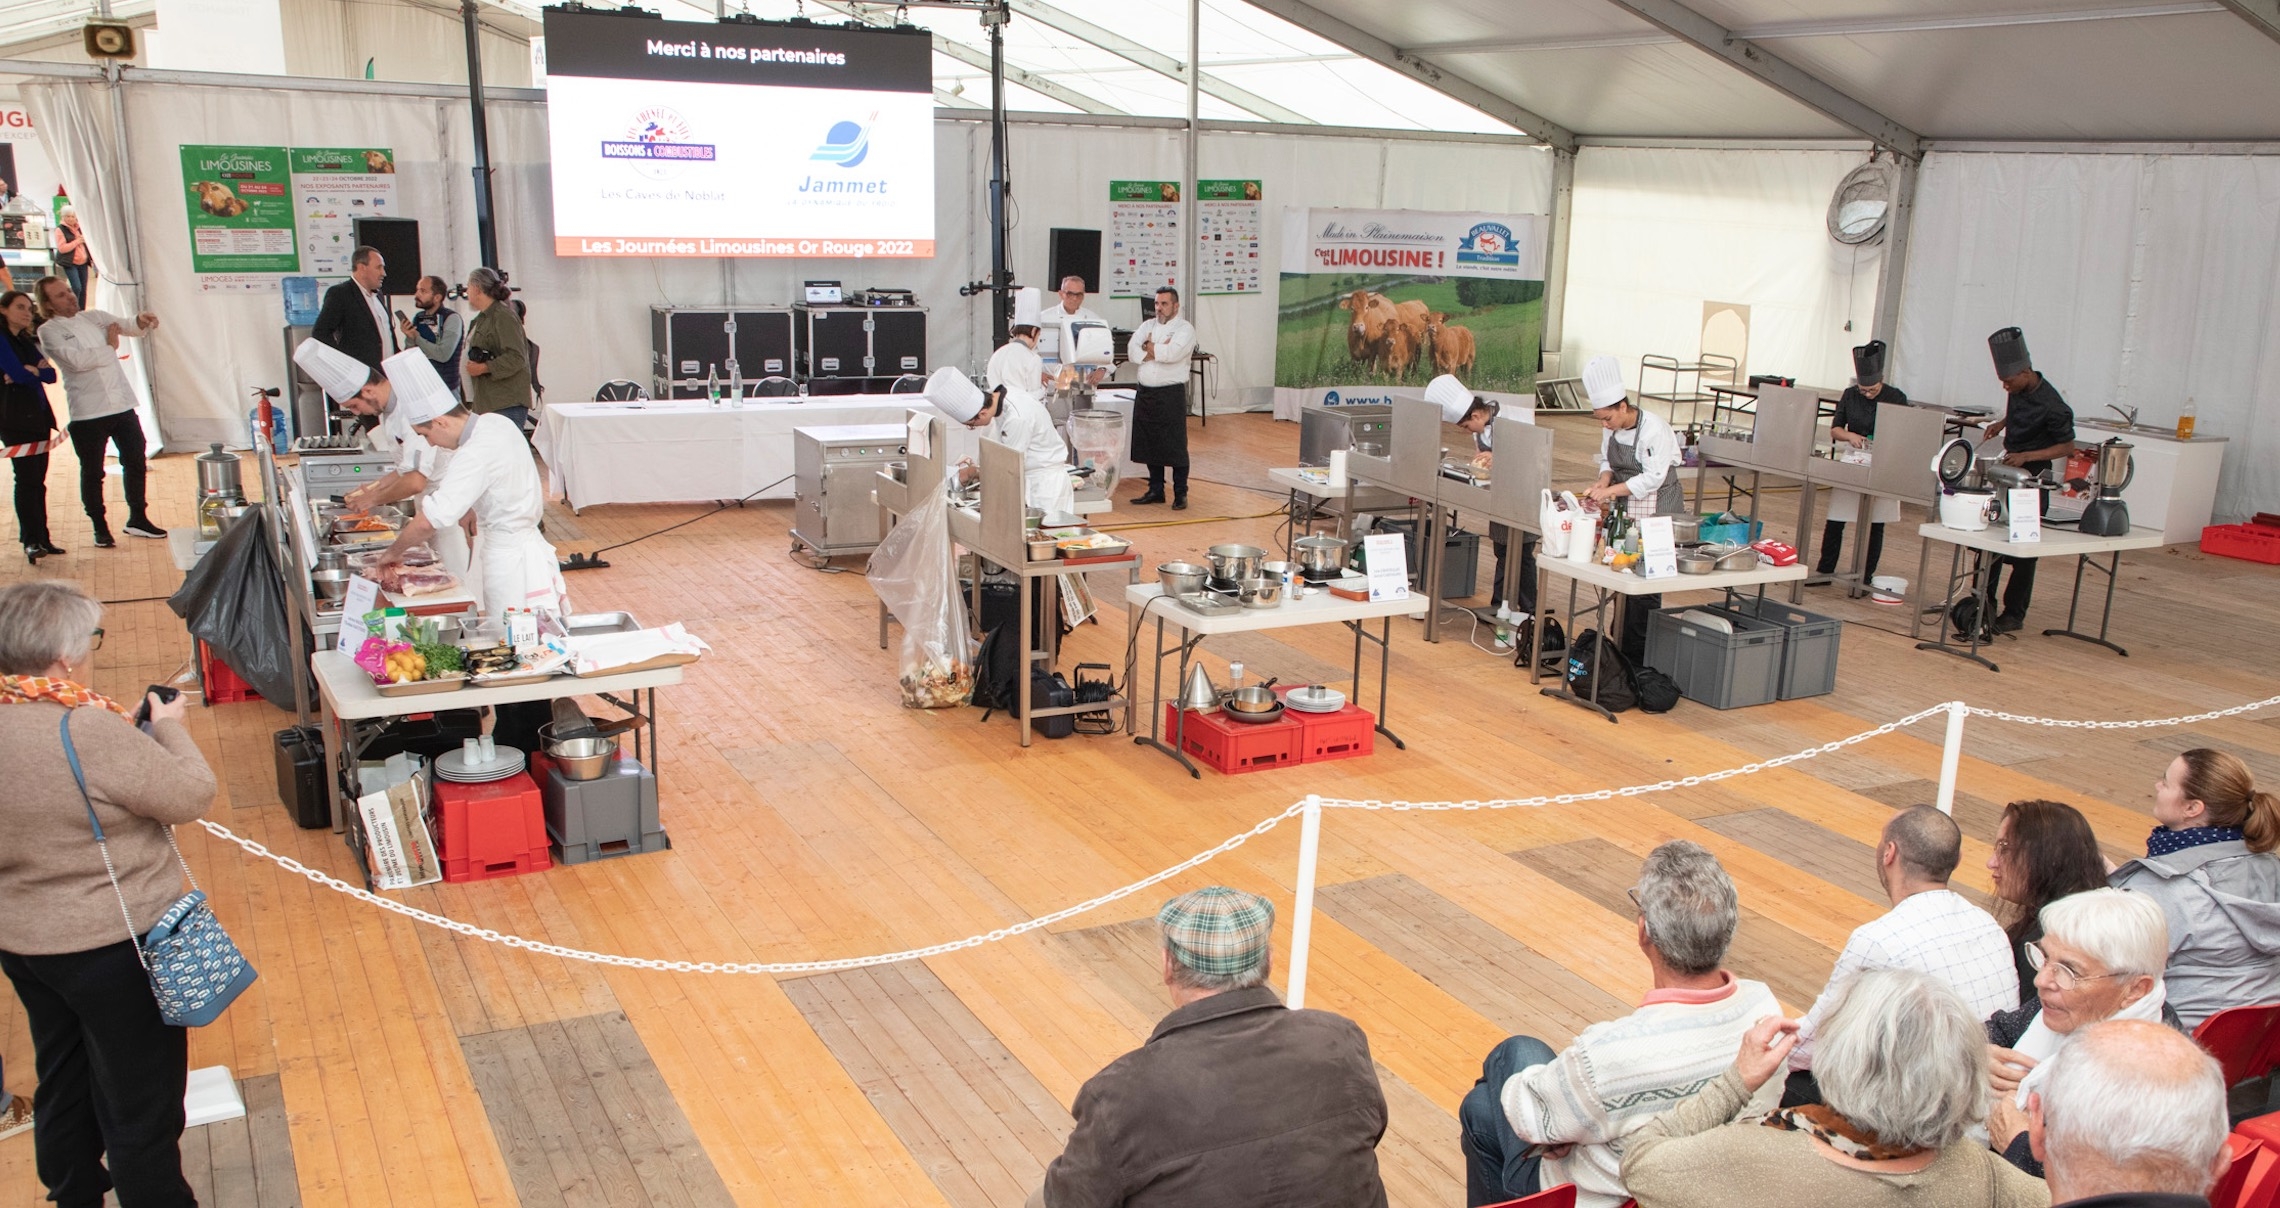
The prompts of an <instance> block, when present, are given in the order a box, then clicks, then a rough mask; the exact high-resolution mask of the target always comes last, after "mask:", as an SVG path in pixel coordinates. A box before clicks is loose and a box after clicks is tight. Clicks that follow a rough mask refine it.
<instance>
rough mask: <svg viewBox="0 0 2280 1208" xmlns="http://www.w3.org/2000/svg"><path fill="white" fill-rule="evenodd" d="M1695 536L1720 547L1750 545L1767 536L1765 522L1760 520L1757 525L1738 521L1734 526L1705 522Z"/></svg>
mask: <svg viewBox="0 0 2280 1208" xmlns="http://www.w3.org/2000/svg"><path fill="white" fill-rule="evenodd" d="M1695 535H1696V536H1697V537H1700V538H1701V539H1702V540H1703V541H1705V542H1713V543H1716V544H1719V545H1748V544H1749V543H1750V542H1752V541H1755V540H1757V539H1758V538H1760V537H1763V536H1765V521H1763V520H1760V521H1758V522H1757V523H1755V524H1751V523H1749V522H1748V521H1736V522H1735V523H1733V524H1711V523H1709V522H1707V521H1705V522H1704V523H1703V525H1702V527H1701V528H1700V529H1699V530H1697V531H1696V533H1695Z"/></svg>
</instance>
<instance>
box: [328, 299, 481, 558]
mask: <svg viewBox="0 0 2280 1208" xmlns="http://www.w3.org/2000/svg"><path fill="white" fill-rule="evenodd" d="M293 363H294V364H296V365H299V366H300V367H301V372H303V373H306V374H308V375H309V380H311V381H313V382H315V383H316V384H317V385H318V386H319V387H321V388H323V390H324V392H325V394H326V395H327V396H329V397H330V398H331V399H332V400H333V401H334V402H336V403H339V404H340V406H341V409H342V410H344V411H346V412H348V413H349V414H351V415H357V416H362V417H365V418H368V419H369V418H374V417H377V418H378V419H379V421H380V425H379V426H378V427H377V428H374V429H373V430H372V433H371V440H372V447H373V449H374V451H376V452H378V453H379V454H380V455H382V456H383V457H386V458H388V460H389V465H390V467H391V468H390V470H389V471H388V474H387V476H386V477H383V478H381V479H380V480H379V481H378V482H368V483H366V484H364V485H363V486H360V487H358V488H356V489H355V490H353V491H350V492H349V493H348V494H347V496H346V497H345V498H344V499H343V502H344V503H346V504H347V505H348V506H349V507H352V508H355V509H356V510H358V511H367V510H370V509H371V508H374V507H377V506H379V505H380V504H383V503H395V502H397V501H398V500H403V499H412V498H415V497H425V496H426V494H427V493H428V492H429V491H430V490H432V489H433V488H434V487H435V484H436V483H437V482H438V481H440V480H441V479H442V478H443V470H444V467H445V466H446V465H448V464H450V461H451V451H450V450H448V449H438V448H436V447H435V446H434V445H431V444H429V443H428V442H427V441H426V440H424V439H422V438H421V437H420V434H419V433H417V432H414V431H412V425H411V421H409V420H407V419H405V418H404V409H403V408H402V407H400V406H397V405H396V400H395V390H394V388H393V387H391V386H390V385H389V384H388V376H387V375H386V374H384V373H382V372H380V371H379V370H378V369H375V368H373V367H371V366H369V365H366V364H365V363H364V362H362V361H359V360H357V359H356V358H355V357H352V356H350V355H348V354H347V353H345V352H342V351H341V350H339V349H337V348H334V347H333V346H331V345H330V344H323V343H319V342H318V341H316V340H303V341H301V345H300V347H298V348H295V349H294V350H293ZM429 544H430V546H431V547H432V548H433V549H434V550H435V555H436V558H437V560H438V561H440V562H441V563H442V564H443V568H444V569H445V570H447V571H450V572H451V575H452V577H453V578H455V579H458V580H460V581H462V582H465V581H467V579H468V577H469V576H468V554H467V532H466V529H465V526H463V525H456V524H454V525H447V526H445V527H443V528H441V529H438V530H437V531H436V533H435V536H434V538H433V539H432V540H431V541H430V542H429Z"/></svg>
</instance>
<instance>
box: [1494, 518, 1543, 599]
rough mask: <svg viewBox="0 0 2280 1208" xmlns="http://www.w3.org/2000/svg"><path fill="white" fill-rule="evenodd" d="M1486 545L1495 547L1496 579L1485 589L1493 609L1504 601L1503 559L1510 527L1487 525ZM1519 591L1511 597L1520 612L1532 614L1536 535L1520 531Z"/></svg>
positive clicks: (1510, 535)
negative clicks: (1530, 535) (1518, 593)
mask: <svg viewBox="0 0 2280 1208" xmlns="http://www.w3.org/2000/svg"><path fill="white" fill-rule="evenodd" d="M1488 543H1489V547H1490V548H1492V549H1494V550H1495V551H1496V579H1495V580H1494V582H1493V583H1492V585H1491V586H1490V587H1489V589H1488V606H1489V608H1490V610H1492V611H1493V610H1494V609H1495V608H1496V607H1497V606H1498V605H1501V604H1503V603H1504V559H1505V556H1506V555H1507V554H1508V553H1510V552H1511V549H1512V530H1511V528H1510V527H1508V526H1506V525H1501V524H1493V523H1492V524H1490V525H1489V526H1488ZM1519 586H1520V595H1519V597H1518V598H1517V599H1515V600H1513V601H1512V604H1513V607H1514V608H1515V609H1516V610H1517V611H1520V612H1524V613H1528V614H1529V615H1531V616H1533V615H1535V612H1536V539H1535V538H1534V537H1529V536H1525V535H1523V536H1522V537H1521V538H1520V585H1519Z"/></svg>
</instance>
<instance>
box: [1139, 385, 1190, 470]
mask: <svg viewBox="0 0 2280 1208" xmlns="http://www.w3.org/2000/svg"><path fill="white" fill-rule="evenodd" d="M1132 460H1133V461H1135V462H1138V463H1139V464H1141V465H1144V466H1171V467H1173V468H1175V469H1185V468H1186V467H1187V464H1188V442H1187V388H1186V387H1185V386H1180V385H1172V386H1140V387H1137V388H1135V389H1134V390H1133V392H1132Z"/></svg>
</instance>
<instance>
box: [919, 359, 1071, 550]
mask: <svg viewBox="0 0 2280 1208" xmlns="http://www.w3.org/2000/svg"><path fill="white" fill-rule="evenodd" d="M926 401H927V402H930V403H932V404H934V405H935V406H936V407H938V408H940V409H941V411H942V414H944V415H946V416H948V417H950V420H951V422H953V423H957V424H962V425H964V426H966V427H968V428H978V429H981V430H982V435H984V436H986V437H988V438H990V439H991V440H994V441H996V442H998V443H999V444H1001V445H1004V446H1006V447H1007V448H1009V449H1012V450H1014V451H1015V452H1017V453H1019V454H1021V476H1022V487H1021V495H1022V501H1023V502H1024V503H1026V504H1028V505H1029V506H1030V507H1033V508H1043V509H1044V510H1045V514H1046V515H1048V516H1051V515H1054V514H1055V513H1059V514H1061V515H1067V514H1068V513H1070V512H1071V511H1073V510H1075V508H1076V505H1077V493H1076V489H1075V488H1074V487H1073V486H1071V485H1070V483H1069V446H1067V445H1065V444H1063V443H1061V437H1060V435H1059V434H1058V433H1056V432H1054V431H1053V417H1052V416H1051V415H1048V414H1047V413H1046V411H1045V404H1043V403H1041V402H1038V401H1037V399H1036V397H1035V396H1033V395H1031V394H1029V393H1027V392H1025V391H1023V390H1020V389H1018V388H1015V387H1012V386H999V387H998V388H996V389H995V390H992V391H990V392H989V393H987V394H984V393H983V392H982V388H981V387H979V386H976V385H975V384H974V381H973V379H972V378H969V377H967V376H966V375H965V374H964V373H962V372H960V371H959V370H957V369H954V368H952V367H950V366H948V365H944V366H943V367H942V368H940V369H937V370H935V371H934V376H933V377H930V378H928V379H926Z"/></svg>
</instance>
